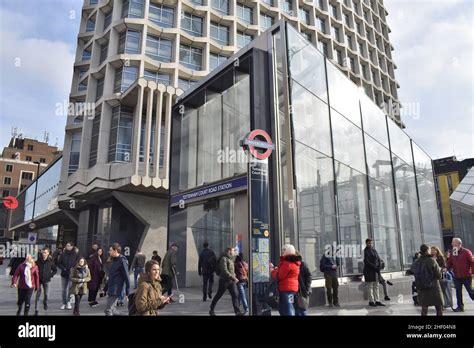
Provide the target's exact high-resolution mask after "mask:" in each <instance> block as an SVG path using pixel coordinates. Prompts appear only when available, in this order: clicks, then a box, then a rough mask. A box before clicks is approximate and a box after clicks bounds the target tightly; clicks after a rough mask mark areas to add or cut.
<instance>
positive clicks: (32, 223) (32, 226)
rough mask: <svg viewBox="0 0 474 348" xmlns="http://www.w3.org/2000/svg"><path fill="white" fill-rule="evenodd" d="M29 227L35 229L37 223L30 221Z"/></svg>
mask: <svg viewBox="0 0 474 348" xmlns="http://www.w3.org/2000/svg"><path fill="white" fill-rule="evenodd" d="M28 227H29V228H30V229H32V230H34V229H35V228H36V224H35V223H34V222H30V224H29V225H28Z"/></svg>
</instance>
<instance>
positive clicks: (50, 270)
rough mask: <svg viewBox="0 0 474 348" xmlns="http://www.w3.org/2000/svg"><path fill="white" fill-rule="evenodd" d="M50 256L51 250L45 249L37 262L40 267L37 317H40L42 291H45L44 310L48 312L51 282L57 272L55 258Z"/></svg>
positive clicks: (36, 302) (36, 300) (36, 305)
mask: <svg viewBox="0 0 474 348" xmlns="http://www.w3.org/2000/svg"><path fill="white" fill-rule="evenodd" d="M50 254H51V250H50V249H49V248H44V249H43V250H41V257H39V258H38V261H36V265H37V266H38V270H39V282H40V286H39V288H38V290H37V291H36V297H35V315H38V300H39V299H40V297H41V290H43V291H44V297H43V308H44V310H45V311H47V310H48V297H49V282H50V281H51V278H53V277H54V275H55V274H56V272H57V268H56V265H55V264H54V262H53V258H52V257H51V255H50Z"/></svg>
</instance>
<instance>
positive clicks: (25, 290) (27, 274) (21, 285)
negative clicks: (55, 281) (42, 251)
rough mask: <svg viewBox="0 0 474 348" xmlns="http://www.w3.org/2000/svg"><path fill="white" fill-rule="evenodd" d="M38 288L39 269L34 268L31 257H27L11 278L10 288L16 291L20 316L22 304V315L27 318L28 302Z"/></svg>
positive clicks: (34, 264) (17, 313)
mask: <svg viewBox="0 0 474 348" xmlns="http://www.w3.org/2000/svg"><path fill="white" fill-rule="evenodd" d="M39 286H40V281H39V269H38V266H36V263H35V261H34V260H33V256H31V255H27V256H26V258H25V262H23V263H22V264H21V265H20V266H19V267H18V268H17V269H16V271H15V273H14V274H13V278H12V287H15V288H17V289H18V311H17V312H16V315H20V313H21V308H22V307H23V303H24V304H25V311H24V315H25V316H27V315H28V313H29V311H30V302H31V296H32V295H33V292H34V291H36V290H38V288H39Z"/></svg>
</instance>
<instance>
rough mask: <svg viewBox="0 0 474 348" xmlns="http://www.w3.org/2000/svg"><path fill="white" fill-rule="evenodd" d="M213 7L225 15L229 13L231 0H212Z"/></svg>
mask: <svg viewBox="0 0 474 348" xmlns="http://www.w3.org/2000/svg"><path fill="white" fill-rule="evenodd" d="M211 7H212V8H213V9H214V10H217V11H218V12H220V13H221V14H223V15H228V14H229V0H211Z"/></svg>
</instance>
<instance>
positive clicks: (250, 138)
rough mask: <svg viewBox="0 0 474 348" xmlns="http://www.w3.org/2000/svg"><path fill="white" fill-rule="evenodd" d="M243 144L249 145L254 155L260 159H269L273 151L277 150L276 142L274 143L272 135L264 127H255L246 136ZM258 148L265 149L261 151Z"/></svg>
mask: <svg viewBox="0 0 474 348" xmlns="http://www.w3.org/2000/svg"><path fill="white" fill-rule="evenodd" d="M261 139H263V140H261ZM243 144H244V146H248V149H249V151H250V153H251V154H252V156H253V157H255V158H257V159H259V160H264V159H267V158H268V157H270V155H271V154H272V151H273V150H275V144H273V142H272V139H271V138H270V135H268V133H267V132H265V131H264V130H263V129H254V130H253V131H251V132H250V133H249V134H248V135H247V137H245V139H244V141H243ZM257 148H258V149H265V151H264V152H259V151H258V150H257Z"/></svg>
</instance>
